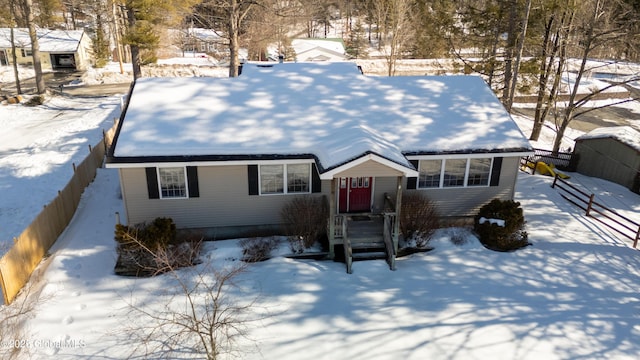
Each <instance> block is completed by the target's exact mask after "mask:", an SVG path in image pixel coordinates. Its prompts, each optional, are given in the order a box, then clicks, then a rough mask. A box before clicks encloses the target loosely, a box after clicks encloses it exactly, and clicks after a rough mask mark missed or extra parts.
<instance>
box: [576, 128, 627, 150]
mask: <svg viewBox="0 0 640 360" xmlns="http://www.w3.org/2000/svg"><path fill="white" fill-rule="evenodd" d="M609 138H610V139H616V140H618V141H620V142H621V143H623V144H626V145H628V146H630V147H631V148H633V149H635V150H636V151H640V132H639V131H638V130H636V129H634V128H632V127H630V126H613V127H603V128H597V129H594V130H591V131H589V132H588V133H586V134H584V135H581V136H579V137H578V138H577V139H576V141H581V140H588V139H609Z"/></svg>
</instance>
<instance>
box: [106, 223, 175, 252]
mask: <svg viewBox="0 0 640 360" xmlns="http://www.w3.org/2000/svg"><path fill="white" fill-rule="evenodd" d="M175 239H176V225H175V224H174V223H173V220H172V219H171V218H156V219H155V220H153V221H152V222H151V223H141V224H137V225H134V226H126V225H122V224H116V231H115V240H116V242H118V244H119V246H120V247H122V248H124V249H135V248H141V247H146V248H147V249H148V250H151V251H156V250H158V249H166V248H167V246H168V245H169V244H170V243H173V242H175Z"/></svg>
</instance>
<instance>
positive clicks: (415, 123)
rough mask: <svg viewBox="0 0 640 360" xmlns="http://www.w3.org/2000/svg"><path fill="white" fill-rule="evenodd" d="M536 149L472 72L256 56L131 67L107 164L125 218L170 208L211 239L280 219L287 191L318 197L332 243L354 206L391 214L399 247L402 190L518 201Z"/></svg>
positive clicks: (436, 197) (462, 211)
mask: <svg viewBox="0 0 640 360" xmlns="http://www.w3.org/2000/svg"><path fill="white" fill-rule="evenodd" d="M532 154H533V150H532V148H531V146H530V144H529V142H528V140H527V138H526V137H525V136H524V135H523V134H522V132H521V131H520V129H519V128H518V127H517V125H516V124H515V122H514V121H513V120H512V119H511V117H510V116H509V114H508V113H507V112H506V111H505V109H504V107H503V106H502V104H501V103H500V101H498V99H497V98H496V96H495V95H494V94H493V92H492V91H491V89H489V87H488V86H487V85H486V84H485V83H484V81H483V80H482V79H481V78H480V77H473V76H439V77H438V76H420V77H368V76H364V75H362V74H361V73H360V71H359V70H358V68H357V66H356V64H355V63H282V64H270V65H265V64H251V63H250V64H245V66H244V68H243V73H242V75H241V76H240V77H237V78H141V79H138V80H137V82H136V83H135V85H134V86H133V87H132V91H131V94H130V95H129V100H128V105H127V107H126V109H125V110H124V111H123V114H122V117H121V121H120V125H119V127H118V130H117V133H116V138H115V140H114V144H113V146H112V147H111V149H110V151H109V154H108V157H107V165H106V166H107V167H108V168H118V169H119V172H120V183H121V190H122V197H123V201H124V206H125V210H126V216H125V217H124V218H125V219H126V221H127V222H128V223H129V224H137V223H140V222H144V221H150V220H152V219H154V218H156V217H171V218H172V219H173V220H174V221H175V223H176V225H177V226H178V228H191V229H203V230H206V231H207V234H209V237H215V238H225V237H230V236H238V235H246V234H250V233H251V231H252V230H262V229H276V230H277V229H279V228H280V227H281V225H282V224H281V222H282V221H281V218H280V211H281V208H282V207H283V205H285V204H286V203H287V202H288V201H290V200H291V199H292V198H294V197H295V196H323V197H325V199H326V201H327V203H328V204H329V219H328V220H329V222H328V223H329V239H330V244H331V251H333V250H334V248H335V246H336V245H341V244H343V241H344V238H345V237H344V236H345V235H346V234H347V233H348V229H347V232H345V231H343V229H344V228H343V225H344V226H347V225H348V224H347V222H348V221H349V217H348V215H350V214H354V213H364V214H368V215H375V214H383V213H385V214H386V215H387V217H389V218H390V219H389V220H390V221H391V223H392V224H393V227H394V229H395V230H394V233H393V234H392V235H393V239H394V245H395V246H396V247H397V235H398V233H397V222H395V223H394V222H393V221H394V220H395V216H396V215H397V212H398V211H399V210H396V209H394V208H393V207H394V205H398V204H400V202H401V198H402V194H403V192H407V191H411V192H420V193H422V194H425V195H427V196H428V197H429V198H430V199H431V200H432V201H433V202H434V203H435V204H436V205H437V207H438V210H439V211H440V213H441V214H442V215H444V216H448V217H468V216H472V215H474V214H476V212H477V210H478V209H479V208H480V207H481V206H482V205H484V204H485V203H487V202H489V201H490V200H492V199H494V198H501V199H512V198H513V196H514V188H515V183H516V179H517V174H518V167H519V163H520V157H522V156H525V155H532ZM385 194H387V195H388V196H385ZM385 199H390V200H391V201H390V202H389V201H386V200H385ZM390 203H391V204H390ZM394 210H395V211H394ZM381 231H382V230H381Z"/></svg>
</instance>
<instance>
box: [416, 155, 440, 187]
mask: <svg viewBox="0 0 640 360" xmlns="http://www.w3.org/2000/svg"><path fill="white" fill-rule="evenodd" d="M419 171H420V177H419V178H418V187H421V188H432V187H440V174H441V173H442V160H422V161H420V168H419Z"/></svg>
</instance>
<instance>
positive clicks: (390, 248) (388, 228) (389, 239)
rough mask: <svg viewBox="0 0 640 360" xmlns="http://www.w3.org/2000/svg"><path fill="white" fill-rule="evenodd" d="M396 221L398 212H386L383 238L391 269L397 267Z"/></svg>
mask: <svg viewBox="0 0 640 360" xmlns="http://www.w3.org/2000/svg"><path fill="white" fill-rule="evenodd" d="M395 221H396V213H384V230H383V239H384V246H385V249H386V251H387V264H389V269H391V270H395V269H396V248H395V246H394V239H395V236H394V229H395V226H394V224H395Z"/></svg>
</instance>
